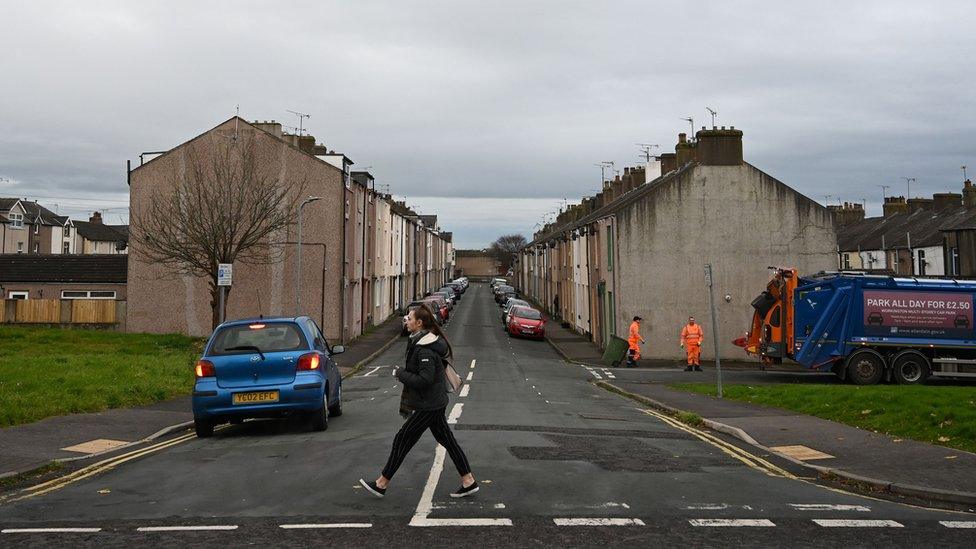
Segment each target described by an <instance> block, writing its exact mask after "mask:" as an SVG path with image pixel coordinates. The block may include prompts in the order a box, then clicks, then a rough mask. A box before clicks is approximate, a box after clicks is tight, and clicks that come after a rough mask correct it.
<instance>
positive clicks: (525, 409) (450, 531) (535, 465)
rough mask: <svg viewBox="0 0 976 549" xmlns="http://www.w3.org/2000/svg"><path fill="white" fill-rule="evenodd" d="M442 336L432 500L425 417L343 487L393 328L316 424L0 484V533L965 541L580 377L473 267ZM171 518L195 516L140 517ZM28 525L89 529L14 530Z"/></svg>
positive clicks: (236, 540) (383, 421) (369, 425)
mask: <svg viewBox="0 0 976 549" xmlns="http://www.w3.org/2000/svg"><path fill="white" fill-rule="evenodd" d="M447 333H448V334H449V336H450V339H451V343H452V344H453V347H454V353H455V357H456V360H455V366H456V368H457V370H458V372H459V373H460V374H461V376H462V377H466V378H467V379H468V380H469V381H468V383H467V385H466V386H465V387H464V388H463V389H462V392H461V395H453V396H452V402H451V404H450V405H449V407H448V411H449V413H450V415H449V417H450V420H452V421H454V420H456V424H455V425H453V426H452V427H454V428H455V429H456V435H457V438H458V440H459V442H460V444H461V446H462V447H463V448H464V450H465V451H466V453H467V455H468V458H469V460H470V462H471V465H472V467H473V469H474V475H475V476H476V478H478V480H479V482H480V483H481V491H480V492H479V493H478V494H476V495H475V496H473V497H470V498H465V499H459V500H455V499H452V498H450V497H449V495H448V494H449V493H450V491H452V490H453V489H455V488H456V487H457V485H458V478H457V476H456V474H455V471H454V468H453V465H452V463H451V461H450V459H445V454H444V451H443V449H442V448H440V447H437V450H436V451H435V443H434V441H433V438H432V437H431V436H430V435H429V434H426V435H424V438H423V439H421V442H420V443H419V444H418V445H417V447H415V448H414V450H413V452H412V453H411V454H410V455H409V456H408V457H407V460H406V461H405V463H404V465H403V467H402V468H401V469H400V472H399V473H398V474H397V476H396V477H395V478H394V480H393V482H392V483H391V485H390V489H389V491H388V492H387V496H386V497H385V498H384V499H382V500H380V499H375V498H373V497H372V496H370V495H369V494H368V493H366V492H365V490H363V489H362V488H360V487H359V485H358V479H359V478H360V477H364V478H366V479H370V480H371V479H374V478H375V477H376V476H377V475H378V473H379V471H380V468H381V467H382V466H383V463H384V461H385V459H386V456H387V453H388V451H389V449H390V443H391V441H392V438H393V435H394V433H395V432H396V430H397V429H398V428H399V426H400V424H401V421H402V420H401V418H400V416H399V415H398V413H397V410H398V405H399V394H400V393H399V388H400V386H399V383H397V382H396V381H395V380H394V378H393V377H392V376H391V373H392V367H393V366H394V365H398V364H401V363H402V360H403V356H402V355H403V349H404V344H403V343H398V344H394V345H393V346H392V347H390V348H389V349H388V350H387V351H385V352H384V353H383V354H381V355H380V356H379V357H378V358H377V359H376V360H375V361H374V362H373V363H372V364H370V365H368V366H367V367H365V368H363V369H362V370H361V371H360V373H359V374H358V375H356V376H355V377H352V378H349V379H347V380H346V381H345V382H344V385H343V400H344V406H343V408H344V415H343V416H342V417H338V418H333V419H332V420H331V421H330V424H329V429H328V430H327V431H325V432H320V433H316V432H311V431H309V430H308V429H307V428H306V427H305V426H304V425H301V424H297V423H289V422H272V421H249V422H246V423H245V424H242V425H238V426H231V427H227V428H225V429H223V430H220V431H218V432H217V433H216V435H215V436H214V437H213V438H212V439H208V440H203V439H197V438H195V437H193V436H186V437H185V440H182V439H181V438H180V435H179V434H177V435H174V438H171V439H169V440H170V441H171V442H172V444H171V445H164V446H163V447H162V448H161V449H159V450H158V451H154V452H148V453H146V454H145V455H143V456H142V457H140V458H139V459H133V460H131V461H128V462H125V463H122V464H120V465H118V466H116V467H114V468H111V469H110V470H107V471H104V472H101V473H99V474H95V475H92V476H90V477H87V478H80V479H78V480H77V481H76V482H70V483H66V484H65V485H63V487H61V488H59V489H56V490H51V491H47V492H45V493H39V494H38V495H36V496H34V497H26V498H23V499H19V500H17V501H13V500H14V499H16V498H15V497H9V494H8V499H7V500H0V529H3V531H4V533H3V534H2V535H0V545H3V546H5V547H11V546H28V545H29V546H44V545H50V546H65V545H70V546H96V545H97V546H122V545H131V544H140V545H177V544H179V545H188V544H195V543H206V544H208V545H216V544H218V543H219V544H233V545H245V544H254V545H298V544H312V543H329V544H331V545H338V546H354V545H355V546H363V545H364V544H365V543H367V542H371V543H373V544H384V543H390V544H393V543H395V544H397V546H410V547H417V546H459V545H475V546H527V545H542V546H552V547H559V546H604V545H608V544H628V545H632V544H640V545H642V546H649V545H651V544H655V543H664V544H668V545H669V546H672V545H678V544H682V545H685V546H694V547H698V546H715V547H719V546H722V547H724V546H738V545H749V546H766V547H774V546H775V547H782V546H787V545H789V546H792V547H806V546H811V547H812V546H818V547H823V546H829V545H836V546H845V547H847V546H864V547H869V546H870V547H877V546H881V545H886V546H896V547H909V546H915V545H922V544H925V545H933V546H944V547H947V546H972V545H973V544H976V529H974V528H976V515H971V514H964V513H954V512H948V511H937V510H929V509H924V508H917V507H911V506H907V505H902V504H897V503H892V502H887V501H883V500H878V499H872V498H868V497H864V496H859V495H852V494H847V493H843V492H839V491H837V490H834V489H830V488H827V487H824V486H819V485H817V484H815V483H814V482H812V481H811V480H807V479H803V478H793V475H794V474H796V475H808V474H809V473H806V472H805V471H803V470H802V469H800V470H797V469H796V468H795V467H791V466H790V465H789V464H787V463H780V462H778V461H776V462H772V461H765V459H760V458H758V457H756V456H754V455H752V452H753V449H751V448H750V447H748V446H745V445H744V444H742V443H741V442H731V439H727V438H724V437H723V438H718V437H715V435H714V434H710V433H705V434H700V433H698V432H695V431H693V430H689V429H688V428H682V427H680V426H679V425H678V424H676V423H675V422H673V420H669V419H667V418H663V417H661V416H659V415H657V413H656V412H652V411H650V410H646V409H644V407H643V406H641V405H640V404H638V403H637V402H634V401H632V400H629V399H625V398H623V397H620V396H618V395H616V394H613V393H610V392H607V391H605V390H603V389H601V388H599V387H596V386H595V385H593V384H592V383H591V380H592V379H593V377H594V376H593V375H591V373H590V372H589V371H588V370H587V369H586V368H585V367H583V366H579V365H575V364H569V363H567V362H565V361H564V360H563V359H561V358H560V357H559V356H558V355H557V354H556V352H555V351H554V350H553V349H552V348H551V347H550V346H549V345H548V344H547V343H545V342H543V341H530V340H521V339H512V338H509V337H507V336H506V334H505V333H504V332H503V331H502V329H501V325H500V322H499V310H498V307H497V306H496V305H495V304H494V302H493V301H492V300H491V296H490V292H489V290H488V288H487V286H486V285H484V284H472V286H471V287H470V289H469V291H468V292H467V293H466V294H465V297H464V299H463V301H462V302H461V303H460V304H459V305H458V307H457V308H456V309H455V310H454V312H453V316H452V319H451V321H450V323H449V324H448V326H447ZM730 444H734V445H735V446H737V447H738V448H740V449H739V450H736V449H735V447H730V446H729V445H730ZM767 459H768V458H767ZM918 466H923V465H918ZM933 466H937V464H936V465H933ZM38 492H42V491H38ZM18 497H19V496H18ZM170 527H209V529H197V530H164V531H151V530H150V531H146V530H145V529H147V528H149V529H153V528H156V529H159V528H170ZM42 528H77V529H99V530H98V531H81V532H61V533H57V532H53V533H52V532H22V531H17V530H18V529H42ZM11 530H13V531H11Z"/></svg>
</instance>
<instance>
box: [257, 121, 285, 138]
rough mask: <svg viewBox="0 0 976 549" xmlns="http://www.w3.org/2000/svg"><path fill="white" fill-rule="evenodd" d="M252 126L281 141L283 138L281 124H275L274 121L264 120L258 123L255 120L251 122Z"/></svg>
mask: <svg viewBox="0 0 976 549" xmlns="http://www.w3.org/2000/svg"><path fill="white" fill-rule="evenodd" d="M251 125H252V126H254V127H255V128H257V129H259V130H264V131H266V132H268V133H270V134H271V135H273V136H275V137H277V138H279V139H280V138H281V135H282V132H281V122H275V121H274V120H271V121H268V120H262V121H260V122H258V121H257V120H255V121H254V122H251Z"/></svg>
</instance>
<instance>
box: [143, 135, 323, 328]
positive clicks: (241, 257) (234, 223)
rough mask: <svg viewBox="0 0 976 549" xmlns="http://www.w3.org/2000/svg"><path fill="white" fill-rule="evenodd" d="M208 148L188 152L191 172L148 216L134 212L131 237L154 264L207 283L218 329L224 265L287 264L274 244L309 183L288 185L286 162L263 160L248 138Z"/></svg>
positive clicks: (214, 141) (159, 194)
mask: <svg viewBox="0 0 976 549" xmlns="http://www.w3.org/2000/svg"><path fill="white" fill-rule="evenodd" d="M205 145H206V142H203V143H191V144H189V145H187V149H186V158H187V160H186V164H185V169H184V170H183V171H182V173H181V172H180V171H179V170H174V173H173V175H172V177H171V179H170V185H168V186H165V187H162V188H161V189H160V190H158V191H154V192H153V194H152V196H151V199H150V201H149V204H148V206H147V207H146V208H145V209H144V210H142V211H139V212H133V217H132V220H131V229H130V230H131V232H132V239H133V240H134V241H135V242H136V243H137V244H138V245H139V249H138V252H139V253H141V254H143V255H144V256H145V257H146V258H147V259H148V260H150V261H153V262H156V263H160V264H163V265H166V266H168V267H170V268H172V269H173V270H174V271H175V272H176V273H178V274H181V275H189V276H195V277H206V278H207V280H208V281H209V284H210V307H211V309H212V311H213V327H214V328H216V327H217V324H218V322H219V318H220V311H219V305H218V302H219V288H218V286H217V267H218V265H219V264H220V263H243V264H252V265H254V264H268V263H277V262H279V261H282V260H283V259H284V251H285V248H284V246H283V245H281V244H278V245H275V244H274V243H273V242H272V240H273V239H274V236H275V233H278V232H279V231H281V230H284V229H286V228H287V227H288V225H289V224H291V223H293V217H294V216H293V213H294V211H295V208H296V202H297V201H298V199H299V197H300V196H301V195H302V193H303V191H304V188H305V181H304V180H302V181H282V180H281V179H280V178H279V173H280V160H269V159H267V158H259V154H258V153H259V151H258V150H257V148H256V146H255V142H254V139H253V137H251V136H249V135H248V134H247V133H243V132H242V134H240V135H235V137H234V138H233V139H229V138H224V137H213V136H212V137H211V141H210V145H211V146H210V147H206V148H205ZM227 291H228V292H229V291H230V288H227ZM225 295H226V294H225ZM226 303H227V302H226V300H225V301H224V308H225V311H226V306H227V305H226Z"/></svg>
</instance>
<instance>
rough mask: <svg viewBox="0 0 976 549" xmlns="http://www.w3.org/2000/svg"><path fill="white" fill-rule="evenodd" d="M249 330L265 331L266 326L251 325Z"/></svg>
mask: <svg viewBox="0 0 976 549" xmlns="http://www.w3.org/2000/svg"><path fill="white" fill-rule="evenodd" d="M248 328H250V329H252V330H263V329H264V324H251V325H249V326H248Z"/></svg>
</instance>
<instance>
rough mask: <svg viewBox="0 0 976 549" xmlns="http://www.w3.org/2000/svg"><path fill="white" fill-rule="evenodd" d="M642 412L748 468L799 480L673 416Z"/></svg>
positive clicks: (654, 411)
mask: <svg viewBox="0 0 976 549" xmlns="http://www.w3.org/2000/svg"><path fill="white" fill-rule="evenodd" d="M641 411H642V412H644V413H645V414H647V415H649V416H654V417H656V418H658V419H660V420H661V421H663V422H664V423H666V424H668V425H670V426H672V427H674V428H675V429H680V430H682V431H684V432H686V433H689V434H691V435H692V436H695V437H697V438H699V439H701V440H702V441H704V442H706V443H708V444H711V445H712V446H715V447H716V448H718V449H719V450H721V451H723V452H725V453H726V454H728V455H729V456H731V457H733V458H735V459H737V460H739V461H741V462H742V463H744V464H746V465H747V466H748V467H750V468H752V469H755V470H757V471H761V472H763V473H766V474H767V475H769V476H773V477H784V478H788V479H796V478H797V477H796V475H794V474H793V473H790V472H789V471H786V470H785V469H782V468H780V467H777V466H776V465H773V464H772V463H770V462H768V461H766V460H765V459H763V458H761V457H759V456H757V455H754V454H750V453H749V452H747V451H745V450H743V449H742V448H739V447H738V446H735V445H734V444H729V443H728V442H725V441H724V440H722V439H720V438H718V437H716V436H714V435H711V434H709V433H706V432H705V431H702V430H700V429H695V428H694V427H691V426H690V425H686V424H684V423H682V422H680V421H678V420H676V419H674V418H672V417H671V416H668V415H665V414H662V413H661V412H658V411H656V410H648V409H644V408H641Z"/></svg>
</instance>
